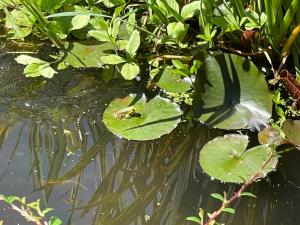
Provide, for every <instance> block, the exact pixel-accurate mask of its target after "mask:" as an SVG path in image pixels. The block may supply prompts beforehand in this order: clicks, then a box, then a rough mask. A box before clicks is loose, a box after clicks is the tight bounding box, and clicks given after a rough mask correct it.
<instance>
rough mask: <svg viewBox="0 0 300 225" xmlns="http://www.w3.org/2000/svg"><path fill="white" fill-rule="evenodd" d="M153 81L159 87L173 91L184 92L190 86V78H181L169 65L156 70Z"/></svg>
mask: <svg viewBox="0 0 300 225" xmlns="http://www.w3.org/2000/svg"><path fill="white" fill-rule="evenodd" d="M153 81H154V82H156V84H157V86H159V87H160V88H162V89H164V90H166V91H168V92H173V93H184V92H186V91H188V90H190V89H191V88H192V81H191V79H190V78H189V77H186V78H181V76H180V74H179V73H178V71H177V70H175V69H172V68H171V67H166V68H165V69H164V70H160V71H158V73H157V74H156V75H155V77H154V79H153Z"/></svg>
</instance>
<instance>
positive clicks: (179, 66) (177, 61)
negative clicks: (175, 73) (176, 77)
mask: <svg viewBox="0 0 300 225" xmlns="http://www.w3.org/2000/svg"><path fill="white" fill-rule="evenodd" d="M172 64H173V65H174V66H175V67H176V68H177V69H179V70H186V69H187V68H186V66H185V65H184V64H183V63H182V62H180V61H179V60H172Z"/></svg>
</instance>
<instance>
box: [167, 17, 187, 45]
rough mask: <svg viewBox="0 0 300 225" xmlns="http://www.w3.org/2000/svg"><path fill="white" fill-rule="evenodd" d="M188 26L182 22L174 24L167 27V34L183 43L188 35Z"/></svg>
mask: <svg viewBox="0 0 300 225" xmlns="http://www.w3.org/2000/svg"><path fill="white" fill-rule="evenodd" d="M187 30H188V25H186V24H183V23H182V22H172V23H169V25H168V26H167V33H168V35H169V37H171V38H173V39H175V40H177V41H182V40H183V39H184V37H185V35H186V33H187Z"/></svg>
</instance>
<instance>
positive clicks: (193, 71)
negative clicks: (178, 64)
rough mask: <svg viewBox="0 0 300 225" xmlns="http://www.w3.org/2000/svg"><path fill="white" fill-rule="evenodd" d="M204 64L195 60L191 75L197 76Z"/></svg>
mask: <svg viewBox="0 0 300 225" xmlns="http://www.w3.org/2000/svg"><path fill="white" fill-rule="evenodd" d="M201 65H202V62H201V61H199V60H193V65H192V66H191V68H190V74H197V72H198V70H199V68H200V66H201Z"/></svg>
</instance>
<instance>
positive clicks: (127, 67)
mask: <svg viewBox="0 0 300 225" xmlns="http://www.w3.org/2000/svg"><path fill="white" fill-rule="evenodd" d="M139 73H140V67H139V66H138V65H137V64H135V63H133V62H132V63H125V64H124V65H123V66H122V69H121V74H122V76H123V77H124V79H125V80H132V79H134V78H135V77H136V76H137V75H138V74H139Z"/></svg>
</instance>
